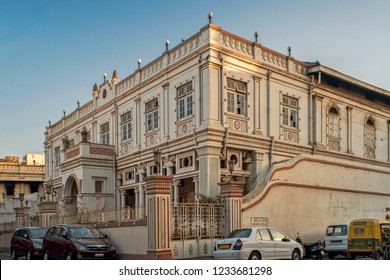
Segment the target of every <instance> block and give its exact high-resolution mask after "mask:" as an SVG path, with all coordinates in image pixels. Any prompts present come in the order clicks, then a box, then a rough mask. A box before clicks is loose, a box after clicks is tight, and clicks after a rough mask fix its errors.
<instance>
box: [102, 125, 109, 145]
mask: <svg viewBox="0 0 390 280" xmlns="http://www.w3.org/2000/svg"><path fill="white" fill-rule="evenodd" d="M100 144H105V145H109V144H110V124H109V123H108V122H106V123H104V124H102V125H101V126H100Z"/></svg>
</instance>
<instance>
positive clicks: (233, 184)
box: [218, 180, 245, 237]
mask: <svg viewBox="0 0 390 280" xmlns="http://www.w3.org/2000/svg"><path fill="white" fill-rule="evenodd" d="M218 185H219V186H220V187H221V198H222V200H223V201H224V206H225V220H224V225H225V226H224V236H225V237H226V236H227V235H228V234H229V233H230V232H232V231H233V230H235V229H238V228H241V226H242V192H243V190H244V185H245V181H244V180H240V181H234V180H229V181H226V182H221V183H219V184H218Z"/></svg>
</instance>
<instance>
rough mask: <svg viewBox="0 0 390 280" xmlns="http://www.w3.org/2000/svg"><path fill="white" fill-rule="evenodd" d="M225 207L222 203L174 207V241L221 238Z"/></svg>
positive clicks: (189, 204)
mask: <svg viewBox="0 0 390 280" xmlns="http://www.w3.org/2000/svg"><path fill="white" fill-rule="evenodd" d="M223 216H224V207H223V204H221V203H199V202H195V203H179V204H178V205H177V206H172V218H171V238H172V240H184V239H204V238H220V237H222V236H223Z"/></svg>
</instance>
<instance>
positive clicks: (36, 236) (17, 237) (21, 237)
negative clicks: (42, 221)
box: [10, 227, 46, 260]
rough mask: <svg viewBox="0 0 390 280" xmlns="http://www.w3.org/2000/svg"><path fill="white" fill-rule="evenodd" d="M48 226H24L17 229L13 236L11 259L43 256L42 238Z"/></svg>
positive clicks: (28, 258)
mask: <svg viewBox="0 0 390 280" xmlns="http://www.w3.org/2000/svg"><path fill="white" fill-rule="evenodd" d="M45 233H46V228H40V227H23V228H18V229H16V230H15V232H14V234H13V235H12V237H11V245H10V250H11V259H13V260H17V259H18V258H19V257H26V259H27V260H30V259H33V258H42V256H43V251H42V240H43V236H44V235H45Z"/></svg>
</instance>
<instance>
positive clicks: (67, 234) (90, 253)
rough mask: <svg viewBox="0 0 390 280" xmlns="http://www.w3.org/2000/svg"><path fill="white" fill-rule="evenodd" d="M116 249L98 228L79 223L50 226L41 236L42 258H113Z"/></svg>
mask: <svg viewBox="0 0 390 280" xmlns="http://www.w3.org/2000/svg"><path fill="white" fill-rule="evenodd" d="M115 257H116V249H115V246H114V245H113V244H112V243H111V242H110V240H109V239H108V237H107V235H105V234H103V233H102V232H101V231H100V230H98V229H96V228H93V227H88V226H79V225H54V226H51V227H50V228H49V229H48V230H47V232H46V234H45V237H44V238H43V258H44V259H45V260H48V259H66V260H72V259H115Z"/></svg>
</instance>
